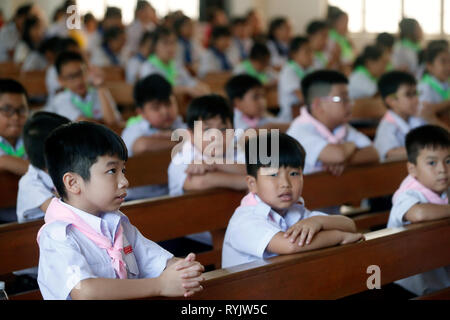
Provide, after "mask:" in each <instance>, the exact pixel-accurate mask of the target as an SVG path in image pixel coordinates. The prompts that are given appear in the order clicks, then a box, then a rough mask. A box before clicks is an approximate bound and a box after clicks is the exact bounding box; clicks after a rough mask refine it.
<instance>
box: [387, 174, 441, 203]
mask: <svg viewBox="0 0 450 320" xmlns="http://www.w3.org/2000/svg"><path fill="white" fill-rule="evenodd" d="M407 190H416V191H419V192H420V193H421V194H423V196H424V197H425V198H426V199H427V200H428V201H429V202H430V203H434V204H448V197H445V198H441V197H440V196H439V195H438V194H437V193H435V192H433V191H431V190H430V189H428V188H427V187H425V186H424V185H423V184H421V183H420V182H419V181H417V180H416V179H415V178H414V177H412V176H411V175H408V176H407V177H406V178H405V180H403V182H402V184H401V185H400V188H399V189H398V190H397V191H396V192H395V193H394V197H393V198H392V201H393V202H395V201H396V199H397V197H398V196H399V195H400V194H401V193H403V192H405V191H407Z"/></svg>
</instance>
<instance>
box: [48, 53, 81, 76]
mask: <svg viewBox="0 0 450 320" xmlns="http://www.w3.org/2000/svg"><path fill="white" fill-rule="evenodd" d="M72 61H78V62H81V63H85V61H84V59H83V57H82V56H81V54H79V53H78V52H73V51H63V52H61V53H60V54H59V55H58V56H57V57H56V61H55V68H56V71H57V72H58V75H60V74H61V70H62V67H63V66H64V65H65V64H67V63H69V62H72Z"/></svg>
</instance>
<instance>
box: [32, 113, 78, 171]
mask: <svg viewBox="0 0 450 320" xmlns="http://www.w3.org/2000/svg"><path fill="white" fill-rule="evenodd" d="M67 123H70V120H69V119H67V118H66V117H63V116H60V115H58V114H56V113H52V112H46V111H38V112H36V113H34V114H33V115H32V116H31V117H29V118H28V119H27V122H26V123H25V125H24V127H23V144H24V147H25V151H26V153H27V156H28V159H29V160H30V163H31V164H32V165H33V166H35V167H36V168H38V169H41V170H45V168H46V167H45V157H44V142H45V139H47V137H48V136H49V134H50V133H51V132H52V131H53V130H54V129H56V128H57V127H59V126H61V125H63V124H67Z"/></svg>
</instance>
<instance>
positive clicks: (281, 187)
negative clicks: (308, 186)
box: [247, 167, 303, 215]
mask: <svg viewBox="0 0 450 320" xmlns="http://www.w3.org/2000/svg"><path fill="white" fill-rule="evenodd" d="M247 185H248V188H249V190H250V192H252V193H255V194H256V195H258V197H260V198H261V200H262V201H264V202H265V203H266V204H268V205H269V206H270V207H271V208H272V209H273V210H275V211H276V212H278V213H279V214H281V215H284V214H285V212H286V209H288V208H289V207H290V206H292V204H294V203H296V202H297V201H298V199H299V198H300V196H301V194H302V190H303V173H302V170H301V168H292V167H280V168H270V167H269V168H264V167H263V168H260V169H259V170H258V173H257V176H256V179H255V178H254V177H252V176H247Z"/></svg>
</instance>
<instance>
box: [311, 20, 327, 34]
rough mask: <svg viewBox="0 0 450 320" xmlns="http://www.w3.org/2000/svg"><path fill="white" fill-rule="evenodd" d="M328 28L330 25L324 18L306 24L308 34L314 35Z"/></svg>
mask: <svg viewBox="0 0 450 320" xmlns="http://www.w3.org/2000/svg"><path fill="white" fill-rule="evenodd" d="M326 29H328V25H327V23H326V22H325V21H322V20H313V21H311V22H310V23H309V24H308V25H307V26H306V34H307V35H308V36H312V35H314V34H316V33H318V32H320V31H322V30H326Z"/></svg>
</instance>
